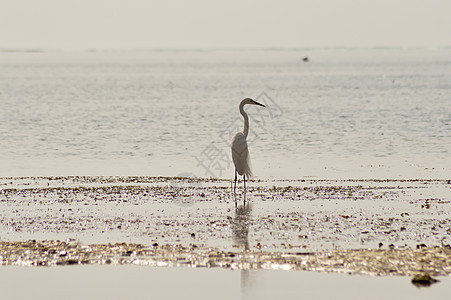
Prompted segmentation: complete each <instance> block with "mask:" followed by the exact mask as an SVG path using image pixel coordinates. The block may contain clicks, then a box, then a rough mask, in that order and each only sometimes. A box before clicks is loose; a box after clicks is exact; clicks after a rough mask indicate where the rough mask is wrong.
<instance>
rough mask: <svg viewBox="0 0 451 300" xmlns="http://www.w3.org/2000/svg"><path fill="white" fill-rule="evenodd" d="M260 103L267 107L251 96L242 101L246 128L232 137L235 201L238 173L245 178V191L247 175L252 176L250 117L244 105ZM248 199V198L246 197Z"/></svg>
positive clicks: (242, 113)
mask: <svg viewBox="0 0 451 300" xmlns="http://www.w3.org/2000/svg"><path fill="white" fill-rule="evenodd" d="M246 104H251V105H260V106H263V107H265V106H264V105H263V104H260V103H258V102H256V101H254V100H252V99H250V98H246V99H244V100H243V101H241V103H240V113H241V115H242V116H243V118H244V129H243V132H238V133H237V134H235V136H234V137H233V139H232V160H233V164H234V165H235V185H234V187H233V193H234V194H235V202H236V180H237V174H239V175H241V176H243V179H244V192H246V176H247V177H248V178H249V177H251V176H252V171H251V166H250V157H249V150H248V148H247V141H246V139H247V135H248V133H249V117H248V116H247V114H246V112H245V111H244V105H246ZM244 201H246V198H244Z"/></svg>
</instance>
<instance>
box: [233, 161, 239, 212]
mask: <svg viewBox="0 0 451 300" xmlns="http://www.w3.org/2000/svg"><path fill="white" fill-rule="evenodd" d="M236 177H237V176H236V169H235V184H234V185H233V194H234V195H235V206H238V204H237V202H236Z"/></svg>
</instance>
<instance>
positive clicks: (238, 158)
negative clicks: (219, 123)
mask: <svg viewBox="0 0 451 300" xmlns="http://www.w3.org/2000/svg"><path fill="white" fill-rule="evenodd" d="M232 159H233V163H234V165H235V169H236V171H237V172H238V174H240V175H246V176H247V177H251V176H252V172H251V167H250V158H249V150H248V149H247V141H246V137H245V136H244V134H243V133H242V132H238V133H237V134H236V135H235V136H234V137H233V140H232Z"/></svg>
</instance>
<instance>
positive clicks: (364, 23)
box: [0, 0, 451, 49]
mask: <svg viewBox="0 0 451 300" xmlns="http://www.w3.org/2000/svg"><path fill="white" fill-rule="evenodd" d="M449 45H451V0H427V1H426V0H377V1H376V0H373V1H367V0H300V1H294V0H293V1H283V0H274V1H272V0H271V1H265V0H248V1H246V0H241V1H235V0H229V1H212V0H185V1H164V0H0V48H81V49H85V48H223V47H226V48H240V47H244V48H255V47H282V48H283V47H317V46H361V47H368V46H370V47H371V46H404V47H411V46H431V47H436V46H449Z"/></svg>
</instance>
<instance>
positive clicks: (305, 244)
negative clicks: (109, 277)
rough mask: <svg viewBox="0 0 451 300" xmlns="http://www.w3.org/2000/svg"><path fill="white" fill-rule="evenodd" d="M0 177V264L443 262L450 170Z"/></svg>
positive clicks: (357, 269) (385, 266) (399, 271)
mask: <svg viewBox="0 0 451 300" xmlns="http://www.w3.org/2000/svg"><path fill="white" fill-rule="evenodd" d="M243 197H244V195H243V192H242V190H240V192H239V194H238V200H240V202H239V205H238V208H237V209H236V208H235V202H234V198H233V195H232V194H231V188H230V181H229V180H216V179H198V178H182V177H88V176H86V177H77V176H74V177H21V178H17V177H16V178H0V205H2V210H1V212H0V215H1V220H0V230H1V231H0V236H1V241H0V257H1V258H0V261H1V263H2V264H3V265H23V266H53V265H72V264H74V265H79V264H82V265H83V264H138V265H152V266H189V267H220V268H230V269H287V270H309V271H322V272H340V273H349V274H367V275H402V276H413V275H415V274H419V273H427V274H430V275H433V276H443V275H449V274H450V273H451V250H450V247H449V244H450V243H451V239H450V236H451V229H450V225H449V224H451V215H450V212H451V184H450V181H449V180H421V179H414V180H345V181H337V180H299V181H296V180H286V181H285V180H281V181H251V182H249V184H248V191H247V193H246V199H247V203H248V205H246V207H244V206H243V205H242V202H241V201H242V200H243Z"/></svg>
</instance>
